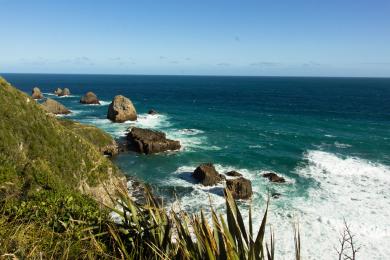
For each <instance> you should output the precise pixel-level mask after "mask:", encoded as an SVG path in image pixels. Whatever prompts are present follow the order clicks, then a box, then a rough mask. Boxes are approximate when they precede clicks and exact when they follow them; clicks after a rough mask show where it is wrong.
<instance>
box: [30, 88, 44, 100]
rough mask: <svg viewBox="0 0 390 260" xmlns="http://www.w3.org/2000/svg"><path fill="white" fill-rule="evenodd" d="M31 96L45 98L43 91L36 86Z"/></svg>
mask: <svg viewBox="0 0 390 260" xmlns="http://www.w3.org/2000/svg"><path fill="white" fill-rule="evenodd" d="M31 97H32V98H33V99H42V98H43V94H42V92H41V90H40V89H39V88H37V87H35V88H33V90H32V94H31Z"/></svg>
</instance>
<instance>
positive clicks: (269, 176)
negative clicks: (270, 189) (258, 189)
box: [263, 172, 286, 183]
mask: <svg viewBox="0 0 390 260" xmlns="http://www.w3.org/2000/svg"><path fill="white" fill-rule="evenodd" d="M263 177H264V178H267V179H268V180H269V181H270V182H278V183H283V182H286V180H285V179H284V178H283V177H280V176H278V175H277V174H276V173H274V172H267V173H264V174H263Z"/></svg>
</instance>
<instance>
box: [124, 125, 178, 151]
mask: <svg viewBox="0 0 390 260" xmlns="http://www.w3.org/2000/svg"><path fill="white" fill-rule="evenodd" d="M127 140H128V141H129V145H130V146H132V147H133V148H134V149H135V151H137V152H139V153H144V154H152V153H160V152H165V151H174V150H178V149H180V147H181V146H180V142H179V141H174V140H170V139H167V138H166V135H165V133H163V132H159V131H153V130H149V129H143V128H138V127H133V128H131V129H130V132H129V133H128V134H127Z"/></svg>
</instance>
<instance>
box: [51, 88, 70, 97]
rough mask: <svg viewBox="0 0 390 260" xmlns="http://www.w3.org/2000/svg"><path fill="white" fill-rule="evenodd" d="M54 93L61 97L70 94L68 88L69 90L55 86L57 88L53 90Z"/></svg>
mask: <svg viewBox="0 0 390 260" xmlns="http://www.w3.org/2000/svg"><path fill="white" fill-rule="evenodd" d="M54 94H56V95H57V96H59V97H62V96H69V95H70V90H69V89H68V88H64V89H61V88H57V89H56V90H55V91H54Z"/></svg>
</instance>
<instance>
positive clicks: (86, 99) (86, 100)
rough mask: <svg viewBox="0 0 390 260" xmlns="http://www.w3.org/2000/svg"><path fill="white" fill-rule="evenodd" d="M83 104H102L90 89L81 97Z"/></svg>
mask: <svg viewBox="0 0 390 260" xmlns="http://www.w3.org/2000/svg"><path fill="white" fill-rule="evenodd" d="M80 103H81V104H97V105H100V102H99V99H98V98H97V96H96V95H95V93H93V92H91V91H89V92H87V93H86V94H85V95H84V96H83V97H81V99H80Z"/></svg>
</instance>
